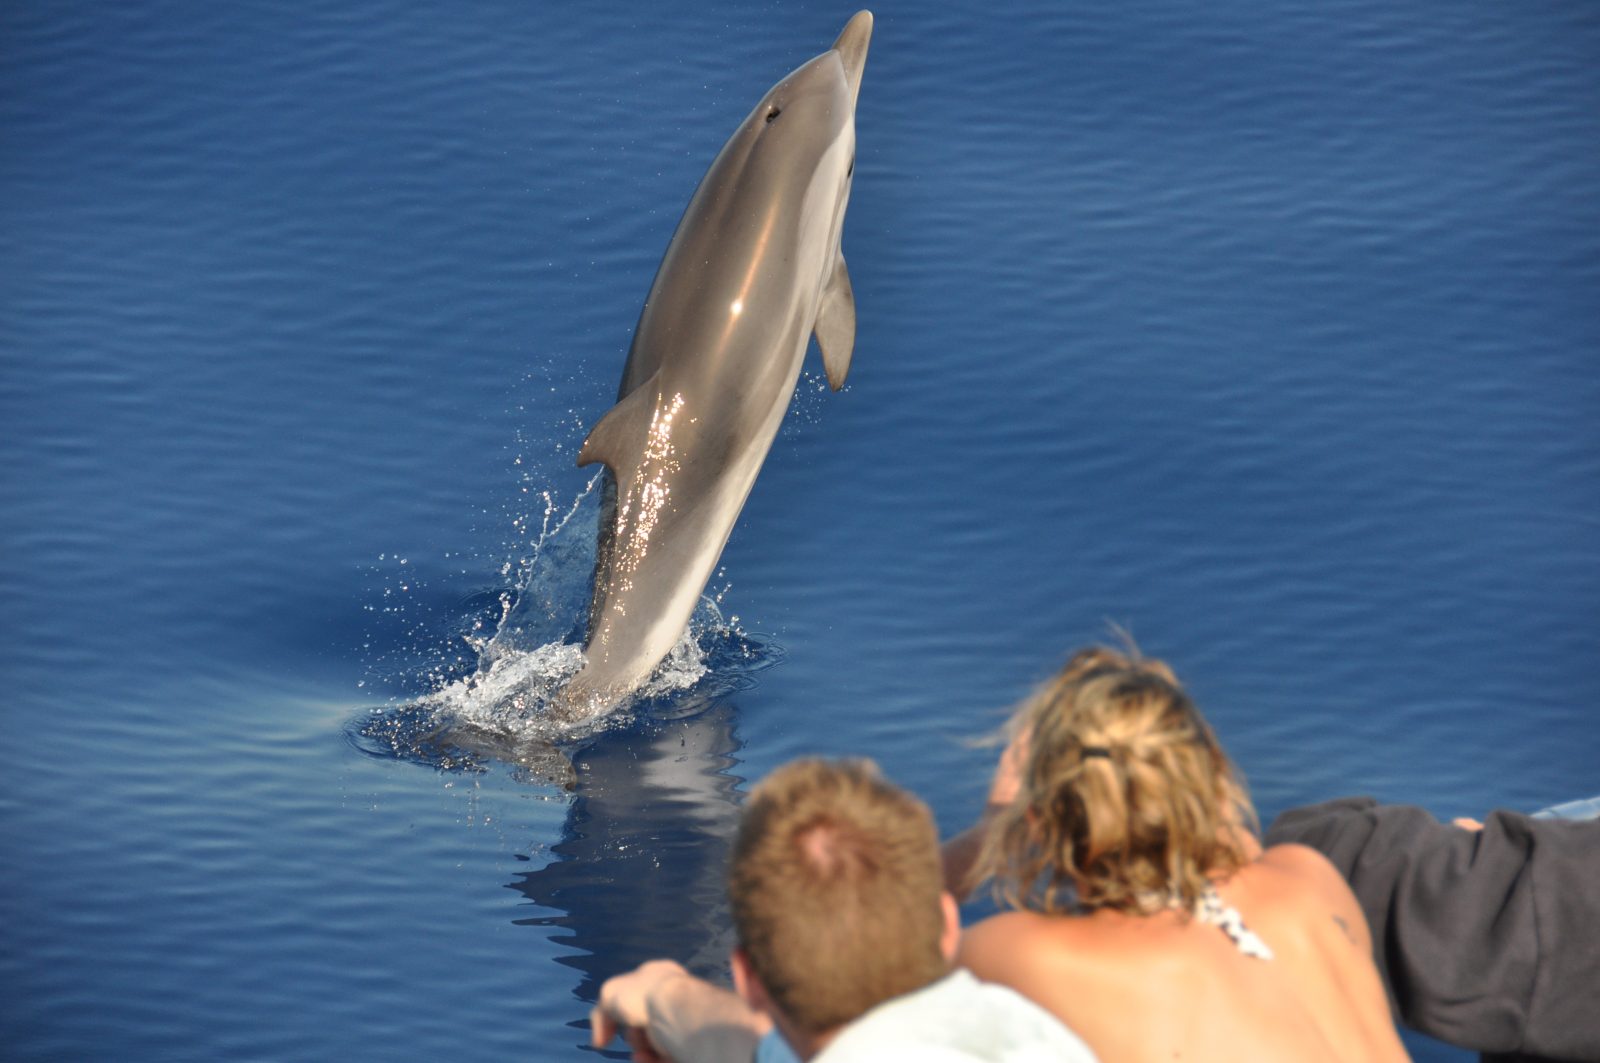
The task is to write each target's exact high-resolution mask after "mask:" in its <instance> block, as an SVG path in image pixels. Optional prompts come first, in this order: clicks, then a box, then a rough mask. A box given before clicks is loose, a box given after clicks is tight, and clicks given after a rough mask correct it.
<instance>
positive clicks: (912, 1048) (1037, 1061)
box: [755, 970, 1095, 1063]
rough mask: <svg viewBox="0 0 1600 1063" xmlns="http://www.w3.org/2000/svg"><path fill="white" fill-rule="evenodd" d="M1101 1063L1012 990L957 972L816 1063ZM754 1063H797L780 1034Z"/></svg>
mask: <svg viewBox="0 0 1600 1063" xmlns="http://www.w3.org/2000/svg"><path fill="white" fill-rule="evenodd" d="M896 1060H906V1061H908V1063H909V1061H912V1060H915V1061H917V1063H1046V1061H1057V1060H1061V1061H1065V1063H1095V1056H1094V1053H1093V1052H1091V1051H1089V1047H1088V1046H1087V1045H1085V1044H1084V1043H1083V1042H1082V1041H1081V1040H1079V1039H1078V1036H1077V1035H1076V1034H1074V1033H1073V1032H1072V1031H1071V1030H1068V1029H1067V1028H1066V1027H1065V1026H1063V1025H1062V1024H1061V1022H1060V1020H1058V1019H1057V1018H1056V1017H1055V1016H1054V1015H1051V1014H1050V1013H1049V1012H1047V1011H1045V1010H1044V1009H1043V1008H1041V1007H1039V1006H1038V1005H1037V1004H1035V1003H1033V1001H1031V1000H1028V999H1027V998H1026V997H1023V996H1022V995H1020V994H1018V993H1016V992H1013V991H1012V990H1010V989H1007V988H1006V987H1005V986H999V985H990V984H988V983H985V982H980V981H978V980H977V979H976V978H974V977H972V975H971V974H970V973H968V972H967V971H965V970H958V971H955V972H953V973H951V974H949V975H947V976H945V977H944V978H941V979H939V981H937V982H935V983H933V984H932V985H930V986H927V987H925V988H923V989H919V990H917V991H916V992H914V993H907V994H905V995H904V996H900V997H895V998H894V999H893V1000H889V1001H885V1002H884V1003H882V1004H879V1005H878V1006H877V1007H875V1008H873V1009H872V1010H871V1011H869V1012H867V1013H866V1014H865V1015H863V1016H861V1017H860V1018H859V1019H857V1020H856V1021H855V1022H852V1023H850V1024H849V1025H848V1026H846V1027H845V1028H844V1029H843V1030H842V1031H840V1033H839V1036H837V1037H835V1038H834V1039H833V1040H832V1041H831V1042H829V1044H828V1047H827V1048H824V1049H823V1050H822V1051H821V1052H819V1053H818V1054H817V1055H815V1056H813V1057H812V1060H811V1063H895V1061H896ZM755 1063H797V1057H796V1056H795V1054H794V1052H793V1050H792V1049H790V1048H789V1045H788V1043H787V1042H786V1041H784V1039H783V1038H782V1037H780V1036H779V1035H778V1032H777V1031H776V1030H774V1031H772V1032H771V1033H769V1034H767V1036H766V1037H764V1038H762V1039H761V1044H760V1045H759V1046H758V1047H757V1048H756V1059H755Z"/></svg>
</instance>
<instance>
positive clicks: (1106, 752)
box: [1079, 746, 1111, 760]
mask: <svg viewBox="0 0 1600 1063" xmlns="http://www.w3.org/2000/svg"><path fill="white" fill-rule="evenodd" d="M1079 755H1080V756H1081V757H1082V758H1083V759H1084V760H1088V759H1089V758H1090V757H1105V758H1106V759H1107V760H1110V759H1111V750H1110V749H1108V748H1106V747H1105V746H1084V747H1083V752H1082V753H1081V754H1079Z"/></svg>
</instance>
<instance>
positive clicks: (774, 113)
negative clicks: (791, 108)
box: [767, 105, 783, 123]
mask: <svg viewBox="0 0 1600 1063" xmlns="http://www.w3.org/2000/svg"><path fill="white" fill-rule="evenodd" d="M782 113H783V109H782V108H781V107H778V106H776V105H774V106H773V108H772V110H770V111H768V112H767V121H768V123H770V122H771V121H772V120H773V119H774V118H776V117H778V115H780V114H782Z"/></svg>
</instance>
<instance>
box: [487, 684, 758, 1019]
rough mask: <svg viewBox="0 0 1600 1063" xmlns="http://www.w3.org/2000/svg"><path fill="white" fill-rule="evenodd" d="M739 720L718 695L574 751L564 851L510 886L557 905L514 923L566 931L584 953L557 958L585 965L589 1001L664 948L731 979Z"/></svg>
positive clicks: (584, 994)
mask: <svg viewBox="0 0 1600 1063" xmlns="http://www.w3.org/2000/svg"><path fill="white" fill-rule="evenodd" d="M736 720H737V712H736V709H735V708H734V706H732V705H731V704H728V703H726V702H720V701H719V702H715V703H713V705H712V707H711V708H709V709H707V710H706V711H704V712H702V713H700V714H699V715H696V716H693V717H690V718H686V719H678V720H668V721H661V720H655V721H648V722H645V723H642V724H639V725H636V726H635V727H633V728H630V729H629V730H628V731H620V732H611V733H607V734H603V735H601V736H599V737H598V738H597V739H596V740H595V741H594V743H593V744H591V745H590V746H589V747H588V748H587V749H585V750H584V751H583V752H581V753H579V754H578V755H577V757H576V758H575V760H574V767H575V769H576V777H577V785H576V796H575V797H574V799H573V802H572V805H571V809H570V811H569V813H568V815H567V821H566V825H565V828H564V830H563V836H562V840H561V841H560V842H559V843H558V844H556V845H555V846H553V847H552V849H551V852H552V853H553V854H554V855H555V857H556V860H555V861H554V862H553V863H550V864H548V865H546V866H545V867H542V868H539V869H538V870H536V871H529V872H526V873H523V874H519V875H517V876H516V878H515V879H514V880H513V881H512V882H511V883H509V887H510V888H511V889H514V890H516V891H518V892H519V893H521V894H522V895H523V896H525V897H527V898H528V899H529V900H530V901H532V902H534V903H535V904H537V905H540V906H542V907H544V908H549V909H555V914H548V915H539V916H535V917H532V918H527V919H518V920H515V922H516V923H517V924H518V925H521V926H549V927H559V928H561V929H562V930H564V931H566V933H565V934H562V935H559V936H556V937H555V938H554V940H556V941H558V942H560V943H561V944H564V945H568V946H571V947H572V948H575V949H577V950H579V951H578V952H577V953H575V954H573V955H570V956H564V957H561V958H560V959H559V960H558V961H557V962H559V963H563V964H566V965H568V966H570V967H574V968H576V969H577V970H579V971H580V972H582V974H583V979H582V981H581V982H580V983H579V985H578V987H577V989H576V990H575V993H576V995H577V996H578V997H579V998H580V999H582V1000H583V1001H585V1002H586V1003H593V1002H594V1001H595V1000H596V999H597V998H598V996H599V992H600V983H601V982H603V981H605V979H607V978H609V977H610V976H612V975H614V974H618V973H620V972H622V971H626V970H628V969H630V968H632V967H634V966H637V965H638V964H640V963H642V962H644V961H645V960H648V959H653V958H656V957H663V956H664V957H671V958H673V959H676V960H679V961H681V962H682V963H684V964H685V965H686V966H687V967H689V969H690V970H692V971H694V973H696V974H698V975H701V976H703V977H707V978H711V979H714V980H717V981H724V982H725V981H726V980H727V963H728V952H729V949H730V948H731V946H732V944H733V932H732V928H731V926H730V920H729V916H728V905H727V898H726V895H725V892H724V883H723V875H724V871H725V867H726V862H727V852H728V847H729V844H730V842H731V841H732V836H733V831H734V827H735V824H736V821H737V818H738V812H739V809H738V801H739V794H738V792H737V787H738V786H739V784H740V783H741V782H743V779H741V778H740V777H739V776H737V775H734V774H732V772H733V769H734V768H735V767H736V766H737V764H738V759H737V754H738V752H739V749H740V747H741V742H740V740H739V738H738V737H737V735H736V733H735V724H736Z"/></svg>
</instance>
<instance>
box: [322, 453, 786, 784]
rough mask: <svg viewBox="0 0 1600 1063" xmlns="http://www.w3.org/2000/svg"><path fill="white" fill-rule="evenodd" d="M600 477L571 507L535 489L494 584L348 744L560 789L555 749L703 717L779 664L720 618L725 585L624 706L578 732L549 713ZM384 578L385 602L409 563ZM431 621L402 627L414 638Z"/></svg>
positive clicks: (734, 620) (583, 603)
mask: <svg viewBox="0 0 1600 1063" xmlns="http://www.w3.org/2000/svg"><path fill="white" fill-rule="evenodd" d="M603 475H604V474H603V473H602V474H598V475H596V476H594V477H593V478H591V479H590V481H589V483H588V484H587V485H586V486H585V487H584V488H583V490H582V491H580V492H579V493H578V495H577V497H576V498H574V499H572V500H571V501H570V502H563V501H561V500H559V499H557V498H556V497H555V495H554V494H553V493H552V492H551V491H549V490H543V491H540V492H538V495H537V498H538V503H537V504H536V506H535V509H534V511H533V512H531V513H527V514H524V515H520V516H518V517H516V518H515V519H513V521H512V525H513V528H514V529H515V531H516V533H517V535H516V539H517V543H518V544H526V545H525V546H523V545H518V546H517V547H515V550H516V552H517V554H519V555H520V556H518V557H516V558H514V559H511V560H507V561H505V562H504V563H503V564H502V565H501V566H500V570H499V576H500V577H501V578H502V579H503V580H504V581H505V582H504V583H503V584H502V585H501V587H500V588H498V589H491V590H490V591H486V592H480V593H477V594H473V595H470V596H468V597H467V598H465V599H462V600H460V601H458V602H456V603H455V605H454V607H453V609H452V610H451V615H450V616H448V617H446V618H445V620H446V622H445V623H444V624H443V627H444V629H445V631H446V632H447V633H448V632H449V631H451V630H453V631H454V634H453V635H448V636H447V638H446V639H445V641H446V642H447V643H448V644H449V645H447V646H446V647H445V648H442V649H436V650H435V652H433V653H431V654H425V653H417V652H415V648H414V649H413V653H412V655H411V658H410V660H409V662H408V669H407V670H408V671H409V672H410V673H411V678H412V679H413V680H414V682H415V684H416V685H421V686H422V687H424V688H425V692H424V693H422V694H421V695H420V696H412V697H410V698H408V699H405V700H402V701H400V702H399V703H397V704H392V705H390V706H388V707H385V708H381V709H374V710H372V711H371V712H370V713H369V714H368V715H367V716H365V717H364V718H362V719H360V720H357V721H354V722H353V723H352V725H351V727H350V728H349V737H350V740H351V741H352V743H353V744H355V745H356V747H357V748H359V749H361V750H363V751H364V752H367V753H369V754H372V755H374V756H381V757H386V758H399V759H403V760H410V761H414V762H418V763H424V764H428V765H430V766H432V767H435V768H438V769H440V770H445V771H483V770H487V768H488V767H489V766H490V765H491V764H492V763H495V762H498V763H502V764H507V765H511V766H512V770H513V772H514V773H517V774H520V775H523V776H525V777H527V778H528V779H529V781H533V782H539V783H544V784H550V785H557V786H562V787H569V786H570V785H571V783H572V777H571V771H572V769H571V763H570V759H569V757H568V755H567V752H568V751H569V750H571V749H572V748H574V747H575V746H576V745H577V744H578V743H579V742H581V741H582V740H584V739H586V738H588V737H591V736H592V735H594V734H596V733H598V732H599V731H603V730H608V729H612V728H616V727H625V726H628V725H631V724H633V723H635V722H636V721H638V720H639V719H640V718H641V717H645V718H648V719H652V720H668V719H679V718H682V717H686V716H690V715H694V714H696V713H698V712H702V711H704V710H705V709H706V708H707V707H708V706H709V705H711V704H713V703H714V702H715V701H717V700H718V699H721V698H725V697H726V696H727V695H729V694H731V693H733V692H734V691H736V690H739V689H742V688H744V687H747V686H749V685H750V684H751V683H753V682H754V678H753V676H754V673H756V672H757V671H760V670H762V669H764V668H767V667H769V666H771V665H772V664H774V663H776V662H777V661H778V660H779V659H780V658H781V651H780V650H779V649H778V648H777V647H776V646H774V645H773V644H771V643H770V642H769V641H767V640H765V639H762V638H759V637H757V636H752V635H750V634H748V633H746V632H745V631H744V630H743V629H742V628H741V627H740V625H739V618H738V617H737V616H729V615H725V614H724V613H723V610H722V603H723V599H724V596H725V595H726V594H727V592H728V589H729V588H728V586H727V585H724V586H723V587H722V589H721V590H720V591H718V592H716V593H715V594H714V595H713V596H706V597H702V598H701V600H700V604H699V606H698V607H697V608H696V610H695V613H694V615H693V617H692V618H691V619H690V622H689V625H688V627H687V628H686V629H685V631H684V633H683V635H682V637H680V638H679V640H678V642H677V644H676V645H674V646H673V648H672V650H671V652H669V653H668V654H667V656H666V658H665V659H664V660H663V661H662V662H661V664H660V665H658V666H657V668H656V670H655V671H654V672H653V673H652V674H651V675H650V677H649V678H648V679H647V680H646V682H645V683H644V684H643V686H641V688H640V689H639V690H638V691H636V692H635V693H634V694H633V695H632V696H631V697H630V698H629V699H628V700H627V701H626V702H625V703H623V704H622V705H621V706H619V707H618V708H617V709H615V710H614V711H612V712H610V713H607V714H606V715H604V716H602V717H598V718H595V719H591V720H587V721H583V722H581V723H578V724H558V723H556V722H555V721H553V720H551V719H550V718H549V717H548V715H547V713H546V710H547V708H548V706H549V705H550V704H551V703H552V701H553V700H554V698H555V696H556V694H557V692H558V691H560V690H561V688H562V687H563V686H564V685H565V683H566V682H567V680H569V679H570V678H571V677H572V676H573V675H574V674H576V673H577V671H578V670H579V669H580V668H581V667H582V665H583V650H582V639H583V635H584V619H585V617H586V616H587V613H588V604H589V582H590V574H591V572H592V569H593V567H594V543H595V531H596V528H597V526H598V523H599V494H600V492H599V490H598V486H599V484H600V483H601V481H602V477H603ZM535 526H537V527H536V530H535ZM719 578H721V574H720V573H719ZM391 582H392V586H390V587H387V588H385V590H384V601H385V602H387V601H389V600H390V599H391V598H392V597H393V596H394V594H395V593H396V588H404V589H405V592H406V593H411V592H413V591H414V590H415V589H416V588H417V587H418V586H419V584H420V583H421V581H420V580H419V578H418V576H417V574H416V571H415V569H407V568H403V569H402V572H401V574H400V575H399V576H397V577H395V579H394V580H392V581H391ZM385 608H392V607H388V606H386V607H385ZM436 626H438V625H432V624H429V623H427V622H425V621H422V620H418V619H412V620H411V621H410V629H411V631H412V632H413V635H414V636H415V633H416V632H417V631H421V630H424V629H427V630H432V629H433V628H434V627H436ZM414 641H419V640H417V639H415V638H414ZM462 647H465V650H463V649H462ZM413 689H415V686H413Z"/></svg>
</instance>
